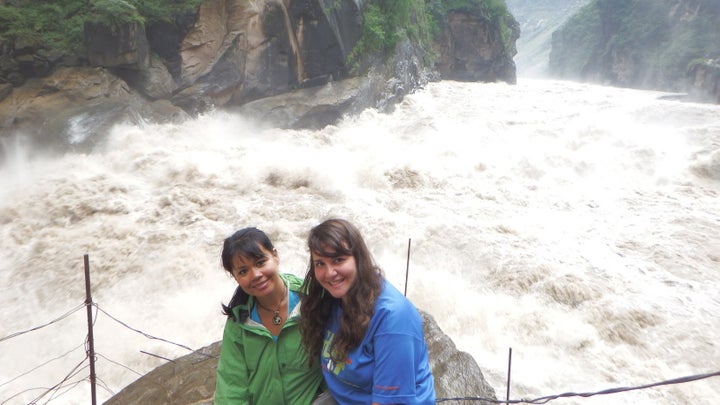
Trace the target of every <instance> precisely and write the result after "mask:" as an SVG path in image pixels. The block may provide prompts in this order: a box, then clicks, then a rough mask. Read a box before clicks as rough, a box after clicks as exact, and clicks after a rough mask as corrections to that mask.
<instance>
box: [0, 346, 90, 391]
mask: <svg viewBox="0 0 720 405" xmlns="http://www.w3.org/2000/svg"><path fill="white" fill-rule="evenodd" d="M84 345H85V343H84V342H83V343H82V344H81V345H79V346H76V347H75V348H73V349H70V350H69V351H67V352H66V353H64V354H61V355H60V356H58V357H55V358H52V359H50V360H48V361H46V362H45V363H42V364H40V365H38V366H35V367H34V368H32V369H30V370H28V371H26V372H24V373H22V374H20V375H19V376H17V377H15V378H13V379H12V380H8V381H5V382H4V383H2V384H0V387H2V386H3V385H7V384H10V383H11V382H13V381H15V380H17V379H18V378H21V377H24V376H26V375H28V374H30V373H32V372H33V371H35V370H37V369H39V368H40V367H42V366H45V365H47V364H48V363H52V362H53V361H55V360H59V359H61V358H63V357H65V356H67V355H69V354H70V353H72V352H74V351H75V350H77V349H79V348H81V347H83V346H84Z"/></svg>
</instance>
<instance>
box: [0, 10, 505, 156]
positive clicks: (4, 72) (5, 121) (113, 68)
mask: <svg viewBox="0 0 720 405" xmlns="http://www.w3.org/2000/svg"><path fill="white" fill-rule="evenodd" d="M367 2H368V1H367V0H254V1H247V0H204V1H203V2H202V3H201V4H200V6H199V7H198V8H197V9H196V10H188V11H186V12H183V13H181V14H178V15H175V16H173V18H172V19H168V20H164V21H160V22H157V21H156V22H150V23H148V25H147V26H146V27H144V29H143V26H142V25H139V24H137V23H125V24H119V25H118V26H116V27H112V28H111V27H108V26H104V25H102V24H98V23H88V24H87V25H86V27H85V29H86V32H85V34H86V35H85V36H86V41H87V44H86V45H87V49H88V54H87V57H88V60H83V59H82V58H79V59H77V60H75V65H76V67H75V68H74V69H75V70H76V72H75V73H72V72H70V71H68V70H61V69H60V68H58V66H67V65H68V64H72V63H73V60H72V58H68V57H67V55H52V56H50V55H48V56H47V57H40V56H41V55H40V53H39V52H40V51H39V50H36V49H34V48H32V47H23V46H21V44H18V43H13V44H8V43H0V136H3V135H7V134H12V133H18V132H17V131H18V130H20V131H23V133H25V134H30V136H31V137H33V136H35V135H38V137H42V136H45V137H47V136H52V137H54V138H55V139H56V140H61V139H63V134H65V135H67V134H68V133H69V131H70V132H73V131H74V132H76V133H77V131H76V130H75V129H76V128H78V127H80V128H81V129H82V131H81V132H83V133H84V134H85V135H83V134H80V136H70V137H68V136H65V138H64V139H66V140H65V141H64V142H62V141H59V142H57V143H56V144H57V145H61V146H63V147H65V148H67V147H71V148H73V149H75V148H76V146H77V145H78V139H80V138H81V141H80V144H87V142H85V140H86V139H95V136H94V134H102V133H103V131H106V130H107V128H108V125H106V124H108V123H112V120H128V119H129V120H131V121H137V122H142V121H143V120H144V119H148V118H149V119H152V120H154V121H155V120H158V119H159V120H161V121H162V120H165V121H174V120H176V119H178V118H182V117H187V116H191V115H195V114H198V113H202V112H205V111H208V110H211V109H216V108H237V107H239V106H244V105H247V106H246V107H244V109H245V110H248V111H252V112H253V116H254V117H266V123H268V124H270V125H273V126H280V127H292V128H319V127H322V126H325V125H328V124H333V123H336V122H338V121H339V120H340V119H341V118H342V117H343V116H345V115H350V114H354V113H356V112H359V111H361V110H363V109H365V108H376V109H378V110H380V111H383V112H387V111H390V110H391V109H392V108H393V107H394V105H396V104H397V102H399V101H401V100H402V98H403V97H404V96H405V95H406V94H408V93H411V92H413V91H414V90H415V89H417V88H419V87H421V86H423V85H424V84H425V83H427V82H428V81H429V80H436V79H439V78H446V79H454V80H481V81H497V80H503V81H507V82H509V83H514V82H515V66H514V63H513V62H512V56H513V55H514V53H515V47H514V43H515V40H516V39H517V30H516V29H515V28H516V25H517V23H516V22H514V19H513V18H512V16H511V15H509V14H507V15H506V16H505V17H502V18H503V19H504V20H503V21H504V22H503V21H493V20H490V19H488V18H485V17H482V16H481V15H480V16H478V15H475V14H473V13H472V12H468V13H463V12H452V13H450V14H449V15H448V16H446V21H445V22H444V23H443V24H444V25H443V26H444V27H445V28H444V29H445V31H444V35H443V36H442V37H441V39H439V44H436V47H437V48H438V49H440V50H441V52H439V53H438V54H439V55H440V57H439V62H438V64H437V65H435V66H432V65H431V62H430V60H431V58H430V57H429V56H428V55H429V52H428V51H429V50H428V49H425V47H426V46H427V44H424V43H422V41H420V40H419V39H418V38H414V39H410V38H405V39H402V40H400V41H398V43H397V44H396V47H395V52H394V53H393V54H392V55H389V56H388V55H385V54H381V53H370V52H368V53H366V54H363V55H360V56H359V58H358V59H359V60H357V61H356V62H357V67H358V69H357V71H353V72H351V71H350V69H349V67H348V65H347V60H348V56H349V54H350V53H351V51H352V50H353V47H354V46H355V44H356V43H357V41H358V40H359V38H360V35H361V33H362V15H363V10H364V7H365V6H366V4H367ZM421 17H422V18H424V16H413V17H412V18H421ZM508 27H509V28H508ZM87 63H89V64H91V65H94V66H96V67H102V69H99V70H98V69H88V68H87V67H85V66H84V65H86V64H87ZM435 69H437V70H435ZM45 75H47V76H48V77H47V78H45V80H39V79H38V76H45ZM61 77H65V78H67V83H61V82H62V81H63V80H65V79H58V78H61ZM91 77H92V78H91ZM347 79H350V80H349V81H347ZM26 80H29V81H28V82H27V84H24V83H25V82H26ZM346 81H347V82H346ZM3 82H5V83H3ZM83 82H86V84H87V85H86V86H84V85H82V83H83ZM78 84H80V85H78ZM84 87H85V88H84ZM21 88H24V89H22V90H21ZM310 89H312V90H310ZM305 90H308V91H305ZM93 94H95V95H93ZM97 94H102V95H103V97H98V96H97ZM301 95H308V97H307V98H306V99H301V98H300V96H301ZM168 102H169V103H171V104H172V105H173V106H176V107H177V108H178V110H179V109H182V112H179V111H169V108H168V106H169V105H168ZM156 107H159V108H156ZM166 112H170V113H169V114H167V115H166V114H165V113H166ZM186 113H187V114H186ZM38 116H39V117H42V120H37V119H35V117H38ZM78 123H79V125H78ZM47 134H51V135H47ZM87 134H91V135H92V136H86V135H87ZM41 143H43V144H46V143H47V142H41ZM50 143H51V144H52V142H50Z"/></svg>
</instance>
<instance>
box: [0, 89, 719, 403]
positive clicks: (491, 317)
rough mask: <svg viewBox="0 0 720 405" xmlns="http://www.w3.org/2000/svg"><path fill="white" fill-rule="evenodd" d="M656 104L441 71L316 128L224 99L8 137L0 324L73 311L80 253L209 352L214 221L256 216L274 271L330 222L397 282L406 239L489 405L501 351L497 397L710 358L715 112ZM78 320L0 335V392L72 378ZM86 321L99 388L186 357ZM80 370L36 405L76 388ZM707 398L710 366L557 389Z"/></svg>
mask: <svg viewBox="0 0 720 405" xmlns="http://www.w3.org/2000/svg"><path fill="white" fill-rule="evenodd" d="M662 96H663V94H662V93H656V92H645V91H637V90H628V89H618V88H606V87H600V86H593V85H587V84H579V83H571V82H561V81H548V80H523V79H522V78H521V79H520V80H519V81H518V84H517V85H515V86H510V85H506V84H481V83H455V82H439V83H432V84H429V85H428V86H427V87H426V88H425V89H423V90H421V91H418V92H417V93H416V94H413V95H410V96H408V97H407V98H406V99H405V101H403V102H402V103H401V104H400V105H399V106H398V107H397V109H396V111H395V112H394V113H392V114H379V113H377V112H375V111H372V110H368V111H366V112H364V113H362V114H360V115H359V116H356V117H351V118H348V119H346V120H345V121H343V122H342V123H341V124H339V125H337V126H330V127H327V128H325V129H323V130H320V131H289V130H277V129H267V128H263V127H261V126H260V125H258V124H257V123H254V122H253V121H252V120H251V119H250V118H245V117H240V116H236V115H230V114H227V113H219V112H218V113H213V114H208V115H207V116H203V117H200V118H198V119H197V120H193V121H191V122H187V123H184V124H182V125H171V124H168V125H146V126H144V127H137V126H125V125H118V126H116V127H114V128H113V130H112V131H111V133H109V134H108V135H107V138H106V139H104V140H101V141H98V142H97V145H98V146H97V147H96V149H95V150H93V151H92V152H90V153H82V154H80V153H65V154H63V155H61V156H54V157H47V156H46V157H40V156H36V157H33V156H34V155H33V154H32V151H30V150H27V146H25V145H22V143H20V142H18V143H16V144H14V145H11V146H12V147H8V146H7V145H6V148H5V150H6V151H10V152H11V153H6V159H5V163H4V165H3V167H2V168H0V243H1V245H2V249H1V250H0V319H2V322H0V338H2V337H5V336H7V335H10V334H11V333H14V332H18V331H22V330H27V329H30V328H33V327H36V326H38V325H42V324H45V323H47V322H49V321H51V320H53V319H56V318H58V317H60V316H61V315H63V314H65V313H66V312H68V311H70V310H72V309H75V308H76V307H78V306H79V305H82V304H83V302H84V300H85V287H84V278H83V255H84V254H88V255H89V258H90V268H91V279H92V288H93V301H94V302H96V303H97V304H98V306H99V307H100V308H101V309H102V310H103V311H106V312H107V313H109V314H111V315H112V316H113V317H115V318H117V319H119V320H121V321H123V322H125V323H127V324H128V325H129V326H132V327H133V328H136V329H139V330H141V331H142V332H145V333H147V334H149V335H152V336H155V337H160V338H163V339H167V340H170V341H172V342H176V343H179V344H183V345H187V346H190V347H192V348H200V347H203V346H205V345H208V344H210V343H212V342H214V341H217V340H219V339H220V338H221V335H222V327H223V323H224V318H223V316H222V315H221V313H220V304H221V303H223V302H224V303H227V302H228V301H229V298H230V296H231V294H232V291H233V290H234V281H233V280H232V279H231V278H229V277H228V276H226V275H225V274H224V272H223V270H222V268H221V265H220V260H219V255H220V250H221V244H222V240H223V239H224V238H225V237H226V236H228V235H229V234H231V233H232V232H233V231H234V230H236V229H237V228H240V227H244V226H257V227H259V228H260V229H263V230H265V231H266V232H268V234H269V235H270V236H271V238H272V239H273V240H274V242H275V244H276V247H277V249H278V251H279V254H280V260H281V271H284V272H289V273H294V274H298V275H304V273H305V271H306V267H307V258H308V255H307V252H306V249H305V237H306V234H307V231H308V230H309V228H310V227H312V226H313V225H316V224H317V223H319V222H320V221H322V220H323V219H325V218H326V217H328V216H341V217H345V218H348V219H350V220H351V221H353V222H355V223H356V224H357V225H358V226H359V228H360V229H361V231H362V232H363V233H364V235H365V236H366V239H367V242H368V245H369V246H370V248H371V250H372V251H373V252H374V254H375V257H376V259H377V261H378V262H379V264H380V265H381V266H382V267H383V269H384V270H385V272H386V276H387V277H388V279H389V280H390V281H391V282H392V283H393V284H395V285H396V286H397V287H398V288H399V289H400V290H402V289H403V288H404V283H405V269H406V259H407V248H408V239H411V245H412V248H411V258H410V272H409V281H408V296H409V297H410V299H411V300H412V301H413V302H414V303H415V304H416V306H418V307H419V308H421V309H423V310H425V311H427V312H429V313H430V314H432V315H433V316H434V317H435V319H436V320H437V322H438V324H439V325H440V327H441V328H442V329H443V330H444V331H445V332H446V333H447V334H448V335H449V336H450V337H451V338H452V339H453V340H454V341H455V343H456V344H457V345H458V347H459V348H460V349H461V350H464V351H467V352H469V353H471V354H472V355H473V356H474V357H475V359H476V360H477V362H478V364H479V365H480V367H481V368H482V370H483V372H484V373H485V375H486V378H487V379H488V380H489V382H490V383H491V385H493V387H494V388H495V390H496V392H497V394H498V397H499V398H504V392H505V383H506V376H507V356H508V349H509V348H510V347H512V349H513V364H512V387H511V398H514V399H519V398H535V397H539V396H545V395H553V394H559V393H562V392H568V391H574V392H591V391H599V390H602V389H607V388H613V387H621V386H635V385H642V384H647V383H652V382H658V381H662V380H667V379H671V378H677V377H682V376H687V375H694V374H701V373H707V372H714V371H719V367H720V366H718V365H720V348H719V343H718V342H720V294H718V287H717V286H718V285H719V283H720V214H719V213H720V198H719V197H720V106H717V105H704V104H693V103H682V102H678V101H673V100H670V99H665V98H663V97H662ZM86 322H87V321H86V313H85V309H84V308H82V309H81V310H79V311H77V312H74V313H72V314H71V315H69V316H68V317H67V318H66V319H64V320H62V321H59V322H57V323H55V324H52V325H50V326H47V327H45V328H42V329H39V330H37V331H34V332H30V333H27V334H24V335H21V336H18V337H15V338H12V339H8V340H6V341H2V342H0V365H2V366H1V367H0V403H2V402H3V401H7V403H13V404H14V403H27V402H29V401H31V400H32V399H33V398H35V397H37V396H38V395H40V394H41V393H42V392H43V391H44V390H45V389H47V388H49V387H52V386H53V385H55V384H57V383H58V382H60V381H62V380H63V379H64V378H65V377H66V376H67V375H68V374H71V371H72V370H73V368H74V367H75V366H76V365H79V364H81V363H82V361H83V359H84V356H85V346H84V342H85V336H86V334H87V324H86ZM94 329H95V350H96V351H97V353H98V359H97V364H96V370H97V375H98V377H99V379H100V380H101V385H102V387H100V388H99V389H98V396H99V399H100V400H101V401H104V400H106V399H107V398H109V397H110V396H111V395H112V393H111V392H118V391H120V390H121V389H122V388H123V387H124V386H126V385H127V384H129V383H131V382H132V381H134V380H135V379H136V378H138V376H139V375H138V373H139V374H145V373H147V372H149V371H150V370H152V369H153V368H155V367H156V366H158V365H161V364H163V363H164V362H165V361H164V360H162V359H160V358H157V357H155V356H151V355H147V354H144V353H142V352H146V353H151V354H154V355H157V356H162V357H166V358H174V357H177V356H181V355H184V354H186V353H187V351H186V350H184V349H182V348H180V347H177V346H175V345H171V344H168V343H165V342H163V341H160V340H157V339H148V338H147V337H145V336H143V335H141V334H139V333H136V332H133V331H131V330H129V329H128V328H126V327H124V326H122V325H120V324H119V323H117V322H115V321H114V320H113V319H111V318H110V317H108V316H107V315H106V314H105V313H103V312H100V313H97V315H96V320H95V328H94ZM141 351H142V352H141ZM44 363H47V364H44ZM43 364H44V365H43ZM40 365H43V366H42V367H39V368H38V369H37V370H35V371H33V372H31V373H28V374H27V375H23V374H24V373H26V372H28V371H30V370H32V369H34V368H36V367H38V366H40ZM83 365H84V366H85V367H87V362H85V363H83V364H81V365H80V367H82V366H83ZM88 375H89V370H88V369H87V368H85V369H81V370H80V372H79V373H77V374H76V375H72V377H71V378H68V381H69V382H79V383H78V384H76V385H67V387H68V389H63V390H60V391H59V392H58V393H57V394H56V395H55V398H56V399H54V400H53V401H52V403H80V402H86V401H87V399H88V398H89V396H90V388H89V383H88V382H83V381H82V380H83V379H84V378H87V376H88ZM38 387H43V388H42V389H38ZM25 390H28V391H27V392H24V393H22V394H19V395H17V396H15V395H16V394H18V393H20V392H21V391H25ZM718 393H720V378H717V377H715V378H711V379H706V380H702V381H697V382H692V383H688V384H682V385H673V386H669V387H660V388H653V389H649V390H640V391H633V392H628V393H622V394H615V395H611V396H601V397H593V398H588V399H564V400H562V403H563V404H580V403H582V404H607V403H633V404H669V403H678V404H680V403H682V404H685V403H693V404H714V403H717V402H718V401H720V394H718ZM13 396H14V397H13ZM10 397H13V398H12V399H9V398H10ZM8 399H9V400H8ZM47 399H48V397H44V398H43V400H42V402H45V401H46V400H47Z"/></svg>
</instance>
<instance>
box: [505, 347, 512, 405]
mask: <svg viewBox="0 0 720 405" xmlns="http://www.w3.org/2000/svg"><path fill="white" fill-rule="evenodd" d="M511 366H512V347H511V348H510V352H509V353H508V379H507V393H506V394H505V403H506V404H509V403H510V368H511Z"/></svg>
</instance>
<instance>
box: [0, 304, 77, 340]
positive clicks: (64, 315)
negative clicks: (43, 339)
mask: <svg viewBox="0 0 720 405" xmlns="http://www.w3.org/2000/svg"><path fill="white" fill-rule="evenodd" d="M84 306H85V304H84V303H83V304H80V305H78V306H76V307H75V308H73V309H71V310H70V311H68V312H66V313H64V314H63V315H60V317H58V318H56V319H53V320H52V321H50V322H48V323H46V324H43V325H40V326H36V327H34V328H30V329H28V330H24V331H20V332H15V333H11V334H9V335H7V336H5V337H3V338H0V342H4V341H6V340H8V339H12V338H15V337H18V336H20V335H24V334H26V333H29V332H33V331H36V330H38V329H42V328H44V327H46V326H49V325H52V324H53V323H56V322H59V321H61V320H63V319H65V318H67V317H68V316H70V315H72V314H73V313H75V312H77V311H78V310H80V309H81V308H82V307H84Z"/></svg>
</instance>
